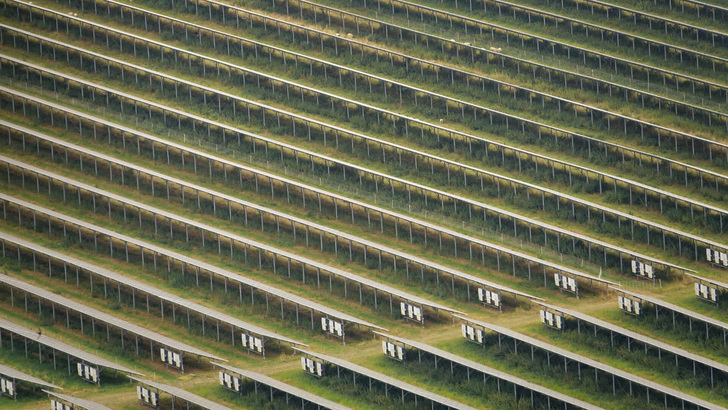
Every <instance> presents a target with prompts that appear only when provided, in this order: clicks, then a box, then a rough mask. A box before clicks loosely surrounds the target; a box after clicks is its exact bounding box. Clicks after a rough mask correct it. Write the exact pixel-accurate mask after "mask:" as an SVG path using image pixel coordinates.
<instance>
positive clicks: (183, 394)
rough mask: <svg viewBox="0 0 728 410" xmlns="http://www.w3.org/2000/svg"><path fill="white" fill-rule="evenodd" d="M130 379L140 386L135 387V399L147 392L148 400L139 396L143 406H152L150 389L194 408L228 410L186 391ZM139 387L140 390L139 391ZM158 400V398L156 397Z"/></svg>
mask: <svg viewBox="0 0 728 410" xmlns="http://www.w3.org/2000/svg"><path fill="white" fill-rule="evenodd" d="M130 379H132V380H134V381H137V382H139V384H140V386H137V395H138V396H137V397H139V395H140V392H144V391H147V392H148V393H149V395H148V396H146V397H148V399H145V398H144V397H145V396H143V393H141V394H142V396H141V400H142V402H143V403H145V404H152V393H155V392H154V391H153V390H152V389H154V390H157V391H162V392H165V393H167V394H170V395H172V396H174V397H175V398H178V399H182V400H184V401H186V402H187V403H189V404H194V405H196V406H200V407H202V408H204V409H208V410H230V409H229V408H228V407H225V406H223V405H222V404H219V403H215V402H214V401H211V400H208V399H206V398H204V397H200V396H198V395H196V394H193V393H190V392H188V391H187V390H183V389H180V388H179V387H175V386H170V385H167V384H162V383H157V382H155V381H151V380H145V379H140V378H138V377H133V376H132V377H130ZM140 387H141V389H140ZM157 400H158V396H157Z"/></svg>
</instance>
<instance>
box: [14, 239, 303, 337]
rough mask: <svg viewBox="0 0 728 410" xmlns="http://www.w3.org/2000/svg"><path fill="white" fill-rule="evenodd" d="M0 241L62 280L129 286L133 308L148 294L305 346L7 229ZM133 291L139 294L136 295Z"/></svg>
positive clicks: (242, 329) (236, 326)
mask: <svg viewBox="0 0 728 410" xmlns="http://www.w3.org/2000/svg"><path fill="white" fill-rule="evenodd" d="M0 242H1V243H2V246H3V250H6V251H7V252H8V253H9V252H11V248H12V247H16V249H17V253H18V254H20V253H21V250H22V252H23V253H25V252H27V253H31V254H32V255H33V259H34V260H39V259H40V258H41V257H43V258H44V259H45V258H47V260H48V265H49V266H50V265H51V264H53V263H54V262H55V263H57V264H61V265H63V271H64V275H65V279H66V281H68V271H69V270H70V271H71V275H72V276H73V274H74V271H75V273H76V274H77V275H78V274H80V273H81V272H83V273H84V274H87V275H94V276H98V277H100V278H101V279H102V280H103V281H104V283H106V280H108V281H111V282H116V283H117V286H118V287H119V288H121V287H122V286H124V287H125V288H131V289H132V297H133V299H132V303H133V304H134V307H136V304H137V298H139V299H142V295H147V297H149V296H151V297H153V298H157V299H159V300H160V301H161V302H160V303H161V306H162V307H164V303H165V302H166V303H168V304H169V305H172V306H179V307H180V308H184V309H186V310H188V311H193V312H197V313H199V314H200V315H201V316H202V317H203V318H210V319H214V320H215V321H219V322H222V323H227V324H229V325H230V326H231V327H232V328H233V329H239V331H240V332H241V333H242V332H245V334H249V333H252V334H254V335H256V336H258V337H260V338H262V339H263V340H267V339H270V340H273V341H279V342H283V343H288V344H291V345H300V346H306V345H305V344H304V343H301V342H298V341H296V340H294V339H290V338H288V337H286V336H283V335H280V334H278V333H275V332H271V331H269V330H267V329H265V328H262V327H260V326H256V325H254V324H251V323H247V322H245V321H242V320H240V319H238V318H236V317H233V316H230V315H227V314H225V313H222V312H219V311H217V310H214V309H211V308H209V307H207V306H204V305H200V304H198V303H195V302H192V301H191V300H189V299H186V298H183V297H181V296H178V295H175V294H172V293H169V292H165V291H163V290H160V289H158V288H155V287H153V286H150V285H147V284H146V283H143V282H140V281H137V280H135V279H131V278H129V277H127V276H124V275H121V274H119V273H116V272H114V271H111V270H109V269H105V268H103V267H100V266H98V265H94V264H91V263H88V262H86V261H83V260H80V259H78V258H74V257H72V256H70V255H67V254H65V253H62V252H58V251H55V250H52V249H48V248H46V247H44V246H40V245H38V244H35V243H33V242H30V241H26V240H24V239H22V238H19V237H17V236H14V235H11V234H9V233H7V232H3V233H2V238H0ZM90 283H91V284H93V280H91V281H90ZM137 293H139V295H138V296H137ZM119 297H120V298H121V293H119ZM148 307H149V303H148V302H147V309H148ZM163 312H164V310H163V309H162V317H164V313H163ZM234 343H235V338H234V337H233V344H234Z"/></svg>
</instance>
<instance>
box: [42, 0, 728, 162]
mask: <svg viewBox="0 0 728 410" xmlns="http://www.w3.org/2000/svg"><path fill="white" fill-rule="evenodd" d="M96 1H99V2H100V3H102V4H103V3H106V1H105V0H96ZM108 4H114V3H113V2H108ZM195 4H196V5H197V6H198V7H199V6H200V5H202V7H204V5H205V4H207V5H208V6H210V9H211V10H212V8H211V6H213V5H214V6H215V8H216V9H219V10H221V11H222V12H221V13H220V14H219V15H218V16H219V18H220V19H221V20H222V22H223V23H225V22H226V18H229V19H232V17H226V16H228V15H232V16H234V17H235V24H236V26H237V27H240V25H241V24H245V25H249V27H250V28H251V29H253V28H254V27H258V28H262V29H263V30H265V31H268V28H269V27H271V28H272V27H275V28H276V29H277V30H278V31H279V32H280V31H285V32H287V34H291V36H292V38H293V39H296V36H297V35H298V36H300V37H303V38H305V39H306V43H307V44H310V43H311V42H315V41H316V40H319V41H320V42H321V47H322V49H323V48H324V46H325V45H329V44H331V43H333V48H334V50H335V54H336V55H337V56H338V55H339V54H340V53H341V54H343V53H344V52H345V51H344V50H346V49H347V48H348V50H349V55H354V54H359V53H360V52H361V55H362V56H364V55H372V54H373V55H374V56H375V57H376V58H377V61H379V59H382V60H385V61H386V60H388V61H389V62H390V64H392V65H393V66H394V65H395V64H397V65H399V66H402V67H407V68H409V67H418V68H421V70H422V72H424V70H425V69H426V68H427V70H428V73H431V74H433V75H437V76H438V78H439V77H440V76H442V77H443V78H448V77H451V78H452V82H453V83H454V82H455V80H456V76H457V80H459V81H461V82H467V80H469V79H471V78H478V75H477V74H473V73H467V74H466V75H461V73H463V71H462V70H459V69H458V68H456V67H452V66H450V65H443V64H438V63H437V62H434V61H430V60H423V59H418V58H417V57H413V56H411V55H406V54H401V53H398V52H396V51H392V50H390V49H386V48H382V47H377V46H376V45H372V44H370V43H369V42H362V41H358V40H354V39H350V38H345V37H340V36H337V35H335V34H331V33H329V32H325V31H322V30H318V29H316V28H311V27H308V26H303V25H300V24H296V23H293V22H291V21H288V20H282V19H278V18H275V17H272V16H269V15H266V14H261V13H256V12H252V11H250V10H245V9H242V8H240V7H236V6H232V5H228V4H224V3H220V2H217V1H210V0H208V1H200V2H197V3H195ZM115 5H116V6H118V9H119V10H120V11H121V12H122V14H123V11H124V10H125V9H126V10H129V11H132V13H130V14H132V15H133V14H134V11H139V12H141V13H147V11H142V10H141V9H137V8H134V7H131V6H129V5H125V4H118V3H117V4H115ZM198 7H195V8H194V10H195V13H198ZM98 9H101V7H99V8H97V9H96V11H95V12H98ZM31 10H32V8H31ZM186 11H187V12H189V9H186ZM218 16H213V14H212V13H210V14H209V15H208V17H209V18H210V19H211V20H212V18H213V17H218ZM354 21H355V27H356V33H357V34H362V33H366V32H367V31H368V32H370V33H371V34H374V29H373V26H374V25H380V24H382V23H383V22H381V21H376V20H374V19H364V20H362V21H361V22H362V23H366V24H367V28H366V29H362V28H361V27H360V24H359V23H360V16H354ZM384 25H386V23H384ZM343 28H345V25H344V27H343ZM400 29H401V27H400ZM385 30H386V29H385ZM206 32H208V30H200V31H199V34H200V35H203V34H204V33H206ZM424 38H425V39H426V45H427V46H428V47H429V41H430V40H431V39H433V40H435V41H434V43H433V44H437V43H439V44H440V45H441V47H442V48H443V52H444V47H445V45H446V44H447V45H448V46H449V48H450V49H451V50H452V51H454V52H455V53H456V55H460V51H461V48H463V49H464V51H470V53H469V54H467V53H466V56H469V57H470V58H471V59H472V60H473V62H474V59H475V56H476V55H477V56H479V57H485V58H486V60H485V63H486V64H491V63H493V64H501V65H502V66H503V67H504V68H509V69H515V70H516V71H517V72H519V73H520V72H521V71H524V72H528V71H531V72H532V73H533V76H534V79H535V78H536V76H537V75H538V76H539V78H541V79H545V80H548V82H554V83H556V84H560V83H563V85H564V88H569V82H570V81H574V80H578V81H576V84H578V86H577V87H579V88H581V89H582V90H584V89H588V90H589V91H592V92H596V93H597V94H599V93H604V94H609V95H610V96H611V95H612V93H623V94H624V96H625V100H626V101H628V100H629V96H633V97H635V99H640V100H641V102H642V104H643V105H644V104H645V103H646V102H647V103H649V102H650V100H653V101H656V102H657V104H653V105H652V107H653V108H659V109H671V107H673V108H674V109H675V112H676V113H677V112H678V107H681V110H680V111H684V114H691V113H692V115H695V113H696V111H697V112H700V111H702V110H704V109H705V108H704V107H702V106H700V105H692V104H686V103H684V102H681V101H678V100H674V99H670V98H666V97H664V96H661V95H658V94H654V93H650V92H647V91H644V90H642V89H639V88H634V87H630V86H627V85H624V84H619V83H615V82H611V81H608V80H604V79H601V78H598V77H594V76H589V75H585V74H580V73H579V72H576V71H569V70H564V69H560V68H556V67H552V66H550V65H547V64H539V63H537V62H534V61H531V60H526V59H522V58H517V57H513V56H510V55H507V54H504V53H495V52H493V51H492V50H491V51H489V50H487V49H484V48H475V47H471V48H470V49H469V50H467V49H466V47H465V44H463V43H461V42H457V41H454V40H452V39H451V40H447V39H444V38H442V37H437V36H434V37H432V38H431V37H429V36H427V35H425V36H424ZM347 46H348V47H347ZM529 69H530V70H529ZM632 76H634V74H633V73H632ZM633 79H634V78H633ZM468 84H470V83H469V82H468ZM691 84H692V86H693V90H695V85H696V84H702V85H707V86H708V92H709V93H711V92H714V93H717V92H719V90H720V85H719V84H717V83H711V82H705V80H697V79H695V78H692V79H691ZM572 86H573V85H572ZM676 86H679V83H676ZM514 87H518V86H514ZM727 95H728V94H727ZM645 97H647V98H645ZM681 113H683V112H681ZM624 118H626V117H624ZM706 119H707V120H708V121H709V122H710V121H711V116H707V117H706ZM718 144H720V143H718ZM718 146H719V145H718ZM721 151H722V152H725V153H726V154H728V150H721Z"/></svg>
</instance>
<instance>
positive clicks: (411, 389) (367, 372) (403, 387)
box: [295, 348, 473, 410]
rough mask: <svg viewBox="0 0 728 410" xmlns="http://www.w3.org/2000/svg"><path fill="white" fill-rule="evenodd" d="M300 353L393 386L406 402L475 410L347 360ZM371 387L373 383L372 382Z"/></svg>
mask: <svg viewBox="0 0 728 410" xmlns="http://www.w3.org/2000/svg"><path fill="white" fill-rule="evenodd" d="M295 349H296V350H297V351H299V352H300V353H302V354H304V355H306V356H307V357H311V358H314V359H318V360H322V361H323V362H325V363H327V364H330V365H333V366H334V367H336V368H339V369H341V370H346V371H349V372H351V373H353V374H356V375H358V376H360V377H365V378H368V379H369V380H371V381H377V382H379V383H382V384H384V385H386V386H391V387H393V388H396V389H398V390H400V391H401V392H402V394H401V396H402V401H403V402H404V400H405V394H411V395H413V396H416V397H419V398H420V399H424V400H426V401H429V402H430V403H432V406H433V407H435V406H438V407H444V408H448V409H461V410H473V407H470V406H466V405H464V404H462V403H458V402H457V401H455V400H451V399H448V398H446V397H442V396H440V395H439V394H435V393H432V392H430V391H427V390H425V389H422V388H419V387H417V386H413V385H411V384H409V383H405V382H403V381H400V380H398V379H395V378H393V377H389V376H387V375H385V374H382V373H379V372H375V371H374V370H371V369H368V368H366V367H363V366H359V365H358V364H354V363H351V362H349V361H346V360H342V359H339V358H336V357H333V356H329V355H325V354H322V353H316V352H310V351H307V350H303V349H299V348H295ZM337 376H338V377H341V376H340V373H339V372H338V371H337ZM370 386H371V382H370Z"/></svg>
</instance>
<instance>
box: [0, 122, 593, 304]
mask: <svg viewBox="0 0 728 410" xmlns="http://www.w3.org/2000/svg"><path fill="white" fill-rule="evenodd" d="M2 128H6V129H7V131H8V132H9V133H10V134H12V133H13V132H18V133H20V134H21V135H22V137H21V139H22V140H23V141H26V142H27V143H30V141H27V138H28V137H32V138H34V139H36V140H40V141H43V142H44V144H49V145H50V147H51V148H50V149H51V150H52V152H55V151H56V150H61V149H62V150H63V153H64V155H67V156H68V155H69V151H70V152H72V154H71V155H77V156H78V161H79V164H80V165H81V167H83V163H84V161H92V162H93V163H94V164H95V165H94V166H95V167H96V169H98V165H99V164H102V165H106V166H107V167H117V168H120V169H121V171H119V172H121V173H124V172H129V171H130V172H132V173H133V174H135V175H136V178H137V181H139V180H140V178H141V177H142V176H146V177H148V178H149V181H150V182H147V183H145V185H149V186H151V187H152V189H154V188H153V187H154V183H153V181H161V182H162V183H163V184H164V186H165V188H164V189H166V190H167V197H170V194H169V192H170V189H174V188H175V187H178V188H179V189H180V195H182V196H184V194H183V193H182V192H185V191H186V190H190V191H192V192H194V194H193V195H195V196H197V197H198V198H200V194H202V196H203V197H209V198H210V202H211V203H212V204H213V207H216V206H217V205H216V204H217V203H220V202H221V203H222V205H221V206H223V207H224V206H225V205H227V207H228V210H229V214H230V215H231V214H232V212H233V211H232V208H231V206H232V205H237V206H238V208H237V209H238V210H239V209H240V208H242V210H243V214H244V215H248V212H250V211H253V212H254V213H257V214H258V215H259V217H260V219H261V220H263V219H268V218H270V217H273V218H274V219H275V221H276V229H277V230H280V228H281V225H282V224H285V223H286V222H288V224H290V226H291V231H295V230H296V227H297V226H299V227H304V228H305V230H306V232H307V237H308V234H309V232H311V231H312V232H316V231H318V232H319V233H320V236H321V235H330V236H333V237H334V238H336V239H335V240H336V241H337V242H340V244H337V252H338V247H341V248H342V249H343V248H344V247H345V246H346V245H347V242H348V243H349V246H348V248H349V252H350V255H351V252H352V246H351V244H352V243H355V244H359V245H362V246H363V247H365V248H370V249H374V250H378V251H379V252H380V253H384V254H386V255H390V256H391V257H392V258H393V259H394V263H395V268H396V263H397V260H399V261H403V262H405V266H406V268H407V269H414V267H413V268H410V265H419V266H422V267H426V268H428V269H429V270H432V271H436V272H441V273H444V274H449V275H451V276H452V277H458V278H460V279H465V280H467V281H468V282H473V283H474V284H478V285H482V286H484V287H488V288H491V289H494V290H497V291H499V292H505V293H510V294H513V296H514V298H515V297H518V296H521V297H524V298H526V299H535V300H541V298H538V297H535V296H532V295H529V294H527V293H523V292H520V291H518V290H515V289H511V288H507V287H504V286H502V285H499V284H497V283H493V282H490V281H487V280H484V279H482V278H479V277H476V276H473V275H469V274H466V273H464V272H461V271H458V270H456V269H452V268H449V267H447V266H444V265H441V264H438V263H435V262H431V261H427V260H425V259H424V258H420V257H418V256H415V255H412V254H408V253H406V252H402V251H398V250H396V249H393V248H391V247H388V246H385V245H382V244H379V243H377V242H374V241H370V240H366V239H363V238H361V237H357V236H355V235H352V234H348V233H346V232H344V231H341V230H336V229H333V228H329V227H326V226H324V225H321V224H317V223H313V222H310V221H308V220H306V219H303V218H299V217H296V216H293V215H291V214H286V213H284V212H280V211H277V210H274V209H271V208H266V207H263V206H260V205H258V204H255V203H252V202H248V201H243V200H241V199H239V198H237V197H234V196H231V195H226V194H223V193H220V192H218V191H214V190H212V189H209V188H206V187H203V186H200V185H196V184H192V183H189V182H186V181H184V180H182V179H178V178H174V177H171V176H169V175H166V174H162V173H159V172H156V171H153V170H150V169H148V168H144V167H141V166H138V165H136V164H132V163H129V162H126V161H120V160H118V159H116V158H113V157H110V156H108V155H104V154H102V153H99V152H97V151H93V150H90V149H88V148H85V147H81V146H79V145H76V144H72V143H69V142H66V141H64V140H61V139H58V138H54V137H52V136H49V135H47V134H42V133H40V132H37V131H33V130H31V129H28V128H26V127H22V126H20V125H17V124H13V123H9V122H6V121H3V120H0V129H2ZM0 162H3V163H5V164H6V169H7V171H8V172H12V171H11V166H12V168H19V169H20V170H21V173H23V174H25V173H26V172H27V173H30V174H35V175H36V177H37V178H40V177H41V176H43V177H45V178H47V179H49V180H54V181H56V183H62V184H63V187H64V188H63V189H70V187H71V186H75V187H76V189H82V190H84V191H94V189H93V188H91V187H89V186H88V185H87V184H81V183H78V182H76V181H73V180H72V179H70V178H66V177H63V176H61V175H58V174H55V173H52V172H49V171H46V170H42V169H40V168H38V167H34V166H32V165H29V164H25V163H23V162H20V161H16V160H14V159H11V158H9V157H6V156H0ZM97 175H98V174H97ZM137 189H139V185H137ZM94 192H97V193H99V192H101V191H99V190H96V191H94ZM102 196H103V195H102ZM99 201H101V199H99ZM198 207H199V205H198ZM128 212H129V213H130V214H131V213H133V212H131V210H129V211H128ZM250 218H251V219H252V218H253V217H252V216H251V217H250ZM261 224H263V223H261ZM321 240H322V241H323V238H322V239H321ZM350 259H351V257H350ZM380 259H381V256H380ZM568 273H569V274H572V275H579V276H581V275H582V274H581V273H579V272H576V271H572V270H569V271H568ZM605 283H606V282H605Z"/></svg>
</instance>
